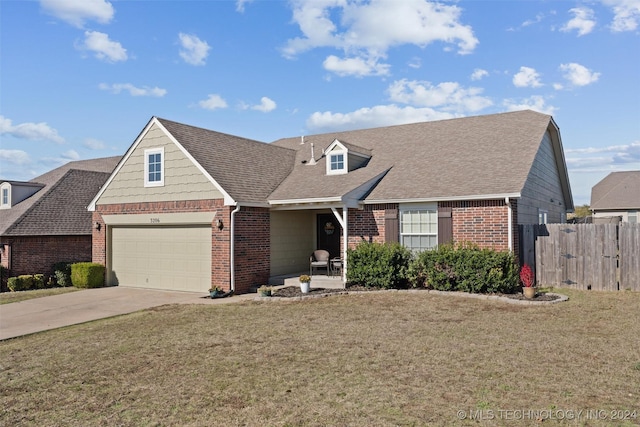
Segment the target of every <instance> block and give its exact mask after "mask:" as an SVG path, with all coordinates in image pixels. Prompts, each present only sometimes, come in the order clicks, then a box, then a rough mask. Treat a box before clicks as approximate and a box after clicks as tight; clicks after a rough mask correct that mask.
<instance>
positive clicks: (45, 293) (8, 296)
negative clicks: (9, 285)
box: [0, 286, 79, 305]
mask: <svg viewBox="0 0 640 427" xmlns="http://www.w3.org/2000/svg"><path fill="white" fill-rule="evenodd" d="M78 290H79V289H78V288H74V287H73V286H69V287H67V288H50V289H36V290H32V291H20V292H2V293H0V305H1V304H10V303H12V302H20V301H26V300H29V299H33V298H41V297H49V296H51V295H60V294H66V293H68V292H75V291H78Z"/></svg>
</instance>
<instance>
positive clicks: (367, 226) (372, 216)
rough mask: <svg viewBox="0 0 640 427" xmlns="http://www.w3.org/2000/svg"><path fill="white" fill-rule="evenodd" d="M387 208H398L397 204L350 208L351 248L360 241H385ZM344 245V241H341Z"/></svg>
mask: <svg viewBox="0 0 640 427" xmlns="http://www.w3.org/2000/svg"><path fill="white" fill-rule="evenodd" d="M386 209H398V205H397V204H392V203H389V204H375V205H365V206H364V209H362V210H360V209H349V215H348V226H349V248H352V249H353V248H355V247H356V246H357V245H358V243H360V242H361V241H363V240H365V241H367V242H376V243H384V235H385V221H384V212H385V210H386ZM340 244H341V245H342V242H341V243H340Z"/></svg>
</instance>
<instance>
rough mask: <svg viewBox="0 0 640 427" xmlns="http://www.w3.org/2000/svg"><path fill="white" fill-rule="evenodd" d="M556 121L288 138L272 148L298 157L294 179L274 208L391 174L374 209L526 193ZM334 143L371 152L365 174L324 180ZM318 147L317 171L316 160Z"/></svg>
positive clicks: (522, 117) (507, 118)
mask: <svg viewBox="0 0 640 427" xmlns="http://www.w3.org/2000/svg"><path fill="white" fill-rule="evenodd" d="M550 121H551V116H549V115H546V114H540V113H536V112H533V111H517V112H511V113H502V114H493V115H486V116H476V117H465V118H460V119H451V120H441V121H434V122H423V123H415V124H407V125H398V126H389V127H382V128H374V129H364V130H356V131H346V132H335V133H326V134H319V135H310V136H305V137H304V145H302V144H301V143H300V138H299V137H295V138H285V139H280V140H278V141H275V142H274V143H273V144H272V145H275V146H279V147H285V148H289V149H292V150H296V151H297V156H296V161H295V167H294V169H293V171H292V172H291V174H290V175H289V176H288V177H287V178H286V179H285V180H284V181H283V183H282V184H281V185H280V186H279V187H278V189H277V190H275V191H274V192H273V194H272V195H271V197H270V198H269V199H270V200H292V199H307V198H310V197H336V196H342V195H344V194H346V193H347V192H348V191H351V190H353V189H355V188H357V187H358V186H359V185H361V184H363V183H364V182H366V181H368V180H370V179H373V178H374V177H377V176H379V175H380V174H383V173H384V172H385V171H388V172H387V173H386V175H384V178H383V179H382V180H381V181H380V182H379V183H378V184H377V185H376V186H375V187H374V188H373V190H372V191H371V192H370V193H369V194H368V195H367V196H366V200H368V201H384V200H411V199H429V198H447V197H466V196H478V195H501V194H515V193H520V192H521V191H522V189H523V187H524V184H525V181H526V179H527V175H528V173H529V171H530V169H531V166H532V164H533V160H534V158H535V155H536V153H537V151H538V149H539V147H540V142H541V141H542V139H543V137H544V134H545V132H546V131H547V129H548V127H549V124H550ZM335 139H338V140H339V141H341V142H342V141H344V142H347V143H348V144H353V145H355V146H358V147H363V148H365V149H368V150H371V160H370V161H369V163H368V164H367V166H366V167H363V168H360V169H357V170H355V171H352V172H349V173H348V174H346V175H329V176H327V175H326V174H325V160H326V159H325V158H324V157H323V158H321V159H320V160H318V159H319V157H320V156H319V153H321V152H322V150H324V149H326V148H327V147H328V146H329V145H330V144H331V143H332V142H333V141H334V140H335ZM311 143H314V146H315V153H316V156H315V157H316V160H317V164H316V165H315V166H310V165H308V164H303V163H302V161H303V160H309V158H310V149H309V144H311Z"/></svg>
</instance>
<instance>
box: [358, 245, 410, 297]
mask: <svg viewBox="0 0 640 427" xmlns="http://www.w3.org/2000/svg"><path fill="white" fill-rule="evenodd" d="M411 260H412V255H411V251H409V249H407V248H405V247H404V246H401V245H400V244H398V243H393V244H391V243H384V244H381V243H369V242H362V243H360V244H359V245H358V246H357V247H356V248H355V249H350V250H349V251H347V262H348V265H349V269H348V270H347V282H348V283H349V284H353V285H362V286H367V287H379V288H385V289H388V288H406V287H407V284H408V281H407V272H408V268H409V265H410V263H411Z"/></svg>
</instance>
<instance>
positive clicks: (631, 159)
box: [564, 141, 640, 173]
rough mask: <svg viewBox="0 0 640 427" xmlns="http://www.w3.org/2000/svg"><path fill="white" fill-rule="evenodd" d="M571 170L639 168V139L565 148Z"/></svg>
mask: <svg viewBox="0 0 640 427" xmlns="http://www.w3.org/2000/svg"><path fill="white" fill-rule="evenodd" d="M564 151H565V155H566V161H567V167H568V168H569V169H570V170H571V171H572V172H576V173H577V172H581V173H584V172H591V173H593V172H613V171H620V170H632V169H640V141H635V142H632V143H630V144H624V145H610V146H606V147H587V148H573V149H571V148H568V149H565V150H564Z"/></svg>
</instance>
